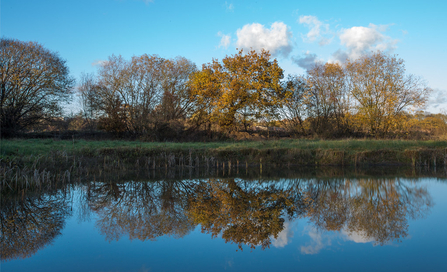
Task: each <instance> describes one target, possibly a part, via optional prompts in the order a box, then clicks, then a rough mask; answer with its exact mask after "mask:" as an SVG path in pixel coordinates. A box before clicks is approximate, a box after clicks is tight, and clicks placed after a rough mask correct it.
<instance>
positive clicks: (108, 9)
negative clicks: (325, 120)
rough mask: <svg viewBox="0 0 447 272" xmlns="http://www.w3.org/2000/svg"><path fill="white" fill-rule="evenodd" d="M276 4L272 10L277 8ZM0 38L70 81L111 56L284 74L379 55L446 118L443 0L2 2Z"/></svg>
mask: <svg viewBox="0 0 447 272" xmlns="http://www.w3.org/2000/svg"><path fill="white" fill-rule="evenodd" d="M278 3H280V4H278ZM0 8H1V10H0V15H1V18H0V36H1V37H6V38H15V39H19V40H23V41H37V42H39V43H41V44H42V45H44V46H45V47H46V48H48V49H50V50H52V51H57V52H59V54H60V56H61V57H62V58H64V59H66V60H67V64H68V66H69V68H70V71H71V73H72V75H73V76H75V77H76V78H79V76H80V74H81V73H82V72H94V71H96V69H97V65H98V64H100V63H101V61H105V60H107V58H108V57H109V56H111V55H112V54H115V55H122V56H123V57H124V58H127V59H130V58H131V57H132V56H134V55H141V54H145V53H146V54H157V55H159V56H161V57H165V58H172V57H175V56H183V57H186V58H188V59H190V60H192V61H193V62H195V63H196V64H197V66H198V67H201V65H202V64H203V63H207V62H210V61H211V60H212V58H217V59H219V60H220V59H222V58H223V57H225V56H226V55H231V54H234V53H236V48H237V47H238V48H245V49H248V48H254V49H259V48H266V49H268V50H270V52H271V53H272V54H273V56H274V57H276V58H277V59H278V61H279V63H280V65H281V67H282V68H283V69H284V70H285V74H304V73H305V71H306V70H305V69H306V67H308V65H310V64H311V63H312V62H313V61H337V60H341V59H343V58H344V57H346V56H348V57H351V58H355V57H356V56H358V55H360V54H362V53H363V52H368V51H371V50H376V49H381V50H384V51H386V52H388V53H391V54H397V55H398V56H399V57H400V58H402V59H404V60H405V64H406V68H407V71H408V73H412V74H415V75H418V76H421V77H422V78H424V79H425V80H426V82H427V83H428V86H430V87H431V88H433V89H434V90H435V91H434V93H433V94H432V98H431V100H430V103H429V106H428V107H427V110H428V111H430V112H441V111H447V73H446V71H447V69H446V68H445V63H446V62H447V48H446V45H447V28H446V26H447V16H446V11H447V1H445V0H427V1H425V2H422V1H392V0H388V1H381V0H378V1H377V0H376V1H297V0H295V1H280V2H273V1H236V0H234V1H231V0H227V1H220V0H219V1H214V0H207V1H171V0H152V1H147V0H146V1H144V0H88V1H87V0H76V1H74V0H42V1H35V0H33V1H32V0H1V2H0Z"/></svg>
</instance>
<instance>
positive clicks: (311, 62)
mask: <svg viewBox="0 0 447 272" xmlns="http://www.w3.org/2000/svg"><path fill="white" fill-rule="evenodd" d="M317 61H318V60H317V55H316V54H312V53H310V52H306V54H305V55H304V56H296V57H292V62H293V63H295V64H296V65H298V66H299V67H301V68H303V69H305V70H310V69H312V68H313V67H314V66H315V64H316V63H317Z"/></svg>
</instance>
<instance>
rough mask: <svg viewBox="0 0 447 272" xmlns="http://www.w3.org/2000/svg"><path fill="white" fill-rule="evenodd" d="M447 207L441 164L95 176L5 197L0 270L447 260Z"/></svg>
mask: <svg viewBox="0 0 447 272" xmlns="http://www.w3.org/2000/svg"><path fill="white" fill-rule="evenodd" d="M254 176H255V177H254ZM446 215H447V179H446V178H445V175H442V174H441V175H440V174H437V175H417V174H414V173H413V174H410V175H408V173H401V174H392V175H387V174H386V173H385V174H384V173H383V172H381V173H380V175H373V176H371V175H367V174H364V173H363V174H362V173H361V174H336V175H332V174H329V175H321V174H318V173H312V174H306V175H302V174H300V173H297V174H296V175H294V174H289V175H287V176H286V177H285V176H284V175H281V173H278V175H277V176H275V175H273V174H269V175H268V177H265V176H262V174H259V173H258V174H255V175H251V176H243V175H234V176H224V175H223V176H220V177H219V176H217V175H214V176H209V177H205V176H199V177H193V176H192V177H189V178H181V179H179V178H177V179H176V178H173V179H172V178H171V179H168V178H158V179H157V178H154V177H152V178H151V177H147V179H146V178H145V177H144V176H143V177H142V176H138V178H127V179H126V178H124V180H123V179H121V180H119V181H113V182H112V181H110V179H109V180H107V179H102V180H100V179H99V180H97V179H94V180H91V181H89V182H80V183H75V184H69V185H65V186H63V187H61V188H57V189H53V190H50V191H45V192H40V193H27V194H26V195H19V196H11V197H2V199H1V214H0V220H1V228H2V229H1V235H2V236H1V269H0V271H2V272H7V271H243V270H245V271H279V270H281V271H291V270H293V271H296V270H301V271H447V258H446V256H447V235H446V231H445V230H446V228H447V216H446Z"/></svg>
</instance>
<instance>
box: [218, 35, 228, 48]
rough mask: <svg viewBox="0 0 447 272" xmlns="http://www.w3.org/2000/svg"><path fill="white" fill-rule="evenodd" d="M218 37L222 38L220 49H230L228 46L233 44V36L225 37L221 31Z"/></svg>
mask: <svg viewBox="0 0 447 272" xmlns="http://www.w3.org/2000/svg"><path fill="white" fill-rule="evenodd" d="M217 36H219V37H221V39H220V44H219V47H224V48H228V46H229V45H230V43H231V35H230V34H228V35H225V34H223V33H222V32H220V31H219V32H218V33H217Z"/></svg>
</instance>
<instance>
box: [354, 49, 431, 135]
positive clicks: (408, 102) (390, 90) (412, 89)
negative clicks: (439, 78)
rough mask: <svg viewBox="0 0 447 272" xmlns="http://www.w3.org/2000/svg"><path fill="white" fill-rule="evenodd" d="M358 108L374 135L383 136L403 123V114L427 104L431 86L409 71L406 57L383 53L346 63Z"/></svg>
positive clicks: (362, 119) (356, 108)
mask: <svg viewBox="0 0 447 272" xmlns="http://www.w3.org/2000/svg"><path fill="white" fill-rule="evenodd" d="M346 73H347V75H348V82H349V89H350V95H351V96H352V97H353V100H354V101H353V103H354V109H355V112H354V114H356V115H357V116H358V117H359V118H360V119H361V122H362V123H363V124H364V125H365V127H366V128H367V129H368V131H369V133H371V135H375V136H383V135H385V134H386V133H387V132H389V131H390V129H391V128H393V126H395V125H398V124H399V123H400V122H401V117H402V113H403V112H404V111H406V110H409V109H411V108H417V107H420V106H423V105H424V104H425V102H426V101H427V98H428V94H429V93H430V91H431V89H430V88H428V87H427V86H425V84H424V82H423V81H422V80H421V79H420V78H418V77H416V76H414V75H411V74H410V75H407V74H406V73H405V65H404V61H403V60H402V59H398V58H396V57H395V56H389V55H386V54H385V53H382V52H376V53H373V54H372V55H365V56H362V57H360V58H359V59H357V60H348V62H347V63H346Z"/></svg>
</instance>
